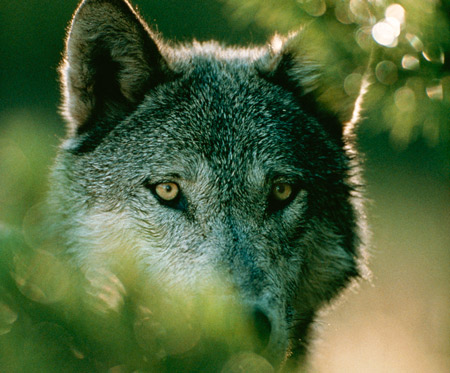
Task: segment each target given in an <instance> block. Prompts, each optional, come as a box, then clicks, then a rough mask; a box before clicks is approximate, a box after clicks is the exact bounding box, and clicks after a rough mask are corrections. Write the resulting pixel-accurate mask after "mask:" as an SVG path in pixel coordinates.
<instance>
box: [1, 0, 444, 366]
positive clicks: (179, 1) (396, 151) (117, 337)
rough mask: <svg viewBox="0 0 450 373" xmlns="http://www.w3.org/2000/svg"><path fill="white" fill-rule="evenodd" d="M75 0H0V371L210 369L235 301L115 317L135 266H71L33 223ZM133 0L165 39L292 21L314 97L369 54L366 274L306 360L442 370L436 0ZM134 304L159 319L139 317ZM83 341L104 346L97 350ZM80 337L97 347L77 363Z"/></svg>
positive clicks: (282, 27) (239, 337)
mask: <svg viewBox="0 0 450 373" xmlns="http://www.w3.org/2000/svg"><path fill="white" fill-rule="evenodd" d="M77 2H78V1H77V0H67V1H60V2H42V1H39V0H25V1H21V2H11V1H1V2H0V45H1V47H2V48H1V52H0V53H1V58H0V244H1V246H0V282H1V285H0V371H2V372H3V371H4V372H8V373H9V372H52V371H56V372H62V371H63V372H71V371H77V372H82V371H86V372H88V371H89V372H91V371H92V369H95V370H100V371H108V370H109V371H110V372H111V373H114V372H128V371H130V370H128V368H127V367H124V366H122V365H120V364H119V365H116V364H115V362H116V361H115V359H117V361H120V360H121V358H122V357H124V358H126V359H128V361H130V362H131V365H132V366H133V364H134V366H135V369H136V371H142V370H137V369H138V367H144V368H145V371H164V370H166V371H176V370H177V369H179V370H180V371H181V370H182V369H183V368H184V369H185V370H189V369H194V368H195V367H196V366H197V367H199V366H201V367H202V369H204V371H208V369H209V371H212V370H213V368H212V367H213V366H215V364H219V365H220V364H223V363H225V360H226V359H227V358H226V357H225V355H226V354H225V355H224V356H217V351H225V350H227V348H229V344H230V343H229V342H230V340H231V341H232V343H231V345H233V344H234V347H231V349H230V350H228V351H226V353H227V354H228V355H230V356H231V355H233V353H234V352H235V351H233V348H234V349H236V350H239V348H245V347H248V346H249V345H251V344H253V343H254V342H253V341H252V336H251V333H249V332H248V331H247V330H246V329H245V327H243V326H242V325H244V321H245V320H243V316H242V315H240V314H239V312H237V313H233V312H230V314H229V315H227V316H224V317H215V318H212V316H217V315H223V313H224V311H226V310H227V309H228V308H227V307H231V305H223V304H209V303H208V301H207V299H208V298H205V302H206V303H204V304H200V305H199V304H197V305H192V304H191V305H184V306H185V307H184V308H183V309H180V307H179V306H175V305H176V304H178V305H179V304H183V301H182V300H181V299H179V298H178V297H177V295H173V296H172V298H173V299H172V300H171V301H167V302H169V303H170V304H168V303H164V304H163V303H162V302H163V297H161V296H159V295H155V297H156V298H155V297H153V298H152V297H149V296H147V297H143V298H141V299H140V301H141V304H140V307H134V309H135V310H139V312H140V313H139V315H138V317H137V318H133V322H136V323H138V324H135V325H130V322H131V321H130V320H131V318H129V316H130V314H127V313H126V312H125V313H124V314H123V315H122V316H119V314H118V313H117V310H118V309H123V308H122V307H125V308H126V307H131V306H130V304H128V303H127V296H128V295H129V294H128V290H126V289H128V287H126V286H125V285H127V284H128V283H129V282H132V281H135V279H133V278H130V277H129V276H127V275H124V276H122V277H120V276H118V275H117V274H112V273H105V272H101V271H100V272H99V273H96V274H92V275H91V276H90V277H89V276H88V277H87V278H86V277H83V278H80V277H79V274H77V273H74V272H73V271H72V269H71V268H70V266H68V264H67V263H65V262H63V261H60V260H59V259H58V256H57V255H55V253H54V250H53V249H52V248H51V246H52V243H48V242H44V241H43V240H42V237H40V234H39V230H38V229H37V227H38V226H39V224H40V223H41V222H42V221H43V218H42V209H41V207H40V204H41V203H42V201H43V199H44V196H45V191H46V189H47V184H46V178H47V173H48V169H49V167H50V165H51V163H52V158H53V157H54V154H55V151H56V146H57V145H58V142H59V138H60V137H61V136H63V133H64V127H63V124H62V121H61V120H60V119H59V117H58V114H57V111H58V102H59V92H58V83H57V73H56V68H57V66H58V63H59V59H60V55H61V51H62V49H63V38H64V33H65V32H64V30H65V27H66V25H67V22H68V21H69V19H70V16H71V13H72V11H73V10H74V9H75V7H76V4H77ZM134 3H135V4H136V5H138V6H139V9H140V11H141V13H142V14H143V15H144V16H145V18H146V19H147V20H148V21H152V20H153V19H155V20H156V23H157V24H158V25H159V30H160V31H162V33H163V35H164V36H166V37H167V38H176V39H178V40H190V39H191V38H192V37H196V38H197V39H200V40H207V39H210V38H216V39H219V40H223V41H225V42H226V43H239V44H244V43H247V42H253V43H263V42H265V41H266V40H268V39H269V38H270V35H272V34H273V32H275V31H277V32H280V33H282V34H287V33H288V32H290V31H292V30H297V29H299V28H300V27H302V26H307V28H308V30H309V31H308V33H309V36H311V37H312V38H311V39H310V41H311V44H312V45H314V46H315V51H316V56H317V58H318V59H319V60H320V61H321V62H322V63H323V65H324V66H325V68H326V75H327V78H328V79H329V80H328V84H329V90H328V94H329V95H328V96H327V97H324V98H323V100H324V102H325V104H329V105H333V104H334V102H337V101H338V100H334V99H335V98H336V97H338V98H346V97H349V98H351V97H355V95H356V94H357V92H358V87H359V83H360V81H361V78H362V76H363V75H364V74H365V72H366V69H367V66H369V70H370V71H371V73H372V76H371V83H372V84H371V86H370V88H369V92H368V95H367V98H366V102H365V105H364V106H365V112H364V116H365V117H367V118H368V119H367V120H365V121H364V122H363V124H362V126H361V128H360V143H361V147H362V149H363V150H364V151H365V153H366V158H367V161H366V169H367V171H366V180H367V183H368V187H367V189H368V194H369V197H370V199H371V200H373V201H374V202H373V204H371V205H370V206H369V220H370V222H371V225H372V227H373V232H374V233H373V234H374V237H373V249H372V254H373V259H372V264H371V268H372V270H373V272H374V286H370V285H367V284H364V285H363V289H362V291H361V292H360V294H358V295H352V296H351V297H350V301H349V302H347V303H346V304H345V305H342V306H341V307H339V308H338V310H337V311H335V312H334V313H331V314H330V315H328V316H325V317H324V321H323V323H325V324H326V323H329V324H331V325H328V326H327V327H326V328H325V333H324V340H323V346H324V347H322V348H321V347H320V345H319V347H317V353H316V354H315V355H314V358H313V363H314V366H315V367H316V369H317V370H318V371H321V372H342V371H346V372H361V371H364V372H385V371H390V372H404V371H411V372H414V371H416V372H423V371H433V372H447V371H448V369H449V367H450V344H449V341H450V319H449V314H448V309H449V308H450V299H449V297H448V294H449V293H450V285H449V283H450V281H449V280H450V273H449V266H448V263H449V262H450V250H449V247H450V243H449V237H448V226H449V225H450V221H449V216H448V211H447V210H448V205H449V202H450V198H449V193H448V181H449V179H448V177H449V174H448V166H449V159H448V141H449V127H450V126H449V123H450V119H449V117H450V26H449V22H450V4H449V2H448V1H444V0H441V1H439V0H423V1H415V0H404V1H383V0H373V1H363V0H341V1H338V0H247V1H244V0H222V1H206V0H191V1H186V0H165V1H162V0H161V1H156V0H152V1H150V0H149V1H147V0H136V1H134ZM153 17H156V18H153ZM371 56H372V60H370V57H371ZM11 227H14V228H11ZM6 263H8V266H7V267H6ZM10 263H13V267H11V266H10ZM132 273H133V272H132ZM55 277H56V278H58V281H57V282H56V283H55V282H54V281H53V279H54V278H55ZM119 277H120V278H119ZM124 284H125V285H124ZM214 291H217V289H216V290H214ZM86 294H89V295H90V296H89V297H87V298H85V297H84V296H85V295H86ZM148 294H158V290H157V289H153V290H152V291H150V292H148ZM164 299H165V298H164ZM164 302H166V300H164ZM158 303H159V305H158V306H156V307H155V306H154V305H155V304H158ZM129 309H131V308H129ZM199 309H202V310H204V311H202V312H199V311H198V310H199ZM167 310H169V311H167ZM149 312H156V313H158V317H159V318H160V319H162V320H170V321H168V322H166V323H165V325H158V324H152V323H150V322H149V320H150V318H149ZM166 312H167V313H166ZM186 318H188V319H189V322H188V321H186ZM174 320H176V322H175V321H174ZM205 323H206V325H208V326H207V327H206V328H205V326H204V325H205ZM180 324H183V325H180ZM230 326H233V328H231V329H232V330H234V331H233V332H232V333H231V334H230V333H229V332H227V330H228V331H229V330H230ZM241 327H242V328H241ZM192 328H194V329H196V330H203V331H202V333H205V335H204V336H206V340H207V341H211V339H209V338H208V336H210V337H211V336H214V337H216V336H217V335H223V339H220V338H219V340H217V338H216V340H215V342H214V343H213V342H211V343H210V344H208V343H204V342H203V343H202V344H199V341H198V340H197V339H195V338H194V339H192V335H193V334H192V330H193V329H192ZM390 330H391V331H392V332H390ZM130 331H131V333H132V334H129V333H130ZM247 332H248V333H247ZM233 333H235V334H233ZM85 337H86V338H85ZM87 337H89V338H87ZM87 339H89V340H90V341H91V342H90V343H91V344H87V342H86V340H87ZM96 341H101V342H104V341H107V342H108V343H107V344H108V345H107V346H106V347H105V346H103V347H102V348H103V350H102V348H100V347H99V346H98V345H97V344H96ZM149 346H150V347H149ZM227 346H228V347H227ZM149 348H152V349H153V350H152V351H148V349H149ZM91 349H94V350H96V352H97V353H98V354H99V355H100V356H103V359H99V360H98V361H95V360H93V359H92V358H91V355H90V354H89V351H90V350H91ZM140 353H142V354H140ZM102 354H103V355H102ZM143 355H146V356H147V357H146V359H147V360H142V356H143ZM61 356H62V357H63V359H62V361H63V362H64V363H63V364H62V365H61V364H60V362H61ZM205 356H206V358H205ZM208 357H209V360H208ZM321 358H322V359H321ZM189 364H190V365H189ZM196 364H197V365H196ZM208 364H211V365H208ZM229 364H231V365H229V366H231V367H230V371H235V370H233V369H237V368H236V367H238V366H239V365H240V364H241V365H242V364H248V365H247V367H249V368H248V371H250V369H254V370H255V371H261V372H263V371H264V369H266V370H267V371H270V367H268V366H267V364H268V363H267V362H266V361H265V360H263V359H262V358H261V359H259V357H257V356H256V355H238V356H237V357H236V358H235V359H234V360H233V359H231V360H230V362H229ZM233 364H234V365H233ZM251 367H253V368H251ZM142 369H143V368H142Z"/></svg>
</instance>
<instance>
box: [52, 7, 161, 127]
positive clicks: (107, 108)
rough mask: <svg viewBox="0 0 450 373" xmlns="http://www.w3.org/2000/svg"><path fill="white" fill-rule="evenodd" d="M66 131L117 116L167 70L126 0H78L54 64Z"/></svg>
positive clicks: (134, 105) (128, 110)
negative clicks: (62, 50)
mask: <svg viewBox="0 0 450 373" xmlns="http://www.w3.org/2000/svg"><path fill="white" fill-rule="evenodd" d="M60 72H61V80H62V88H63V96H64V101H63V113H64V116H65V117H66V119H67V120H68V122H69V131H70V134H71V135H76V134H81V133H83V132H86V131H88V130H89V129H90V127H92V126H93V124H94V123H95V122H101V121H108V120H109V121H112V120H118V119H121V117H123V116H124V115H126V114H127V113H128V112H130V111H131V110H132V109H133V108H134V107H136V106H137V105H138V104H139V103H140V102H141V101H142V100H143V98H144V95H145V93H146V92H147V91H148V89H150V88H152V87H154V86H156V85H157V84H159V83H161V82H163V81H164V80H165V79H166V77H167V76H168V74H169V70H168V68H167V64H166V62H165V60H164V58H163V57H162V56H161V54H160V52H159V48H158V44H157V41H156V39H155V37H154V35H153V34H152V33H151V31H150V30H149V29H148V27H147V25H146V24H145V23H144V21H142V20H141V18H140V17H139V16H138V15H137V13H136V12H135V11H134V10H133V8H132V7H131V6H130V4H129V3H128V2H127V1H126V0H84V1H83V2H82V3H81V4H80V5H79V7H78V9H77V11H76V12H75V15H74V17H73V19H72V23H71V25H70V28H69V33H68V37H67V41H66V49H65V55H64V59H63V62H62V64H61V67H60Z"/></svg>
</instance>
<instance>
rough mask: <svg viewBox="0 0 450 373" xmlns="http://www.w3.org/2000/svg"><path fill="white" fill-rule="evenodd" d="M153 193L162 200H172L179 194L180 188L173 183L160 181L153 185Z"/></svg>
mask: <svg viewBox="0 0 450 373" xmlns="http://www.w3.org/2000/svg"><path fill="white" fill-rule="evenodd" d="M155 193H156V194H157V195H158V197H159V198H161V199H162V200H164V201H173V200H175V199H176V198H177V197H178V195H179V194H180V188H179V187H178V185H177V184H175V183H161V184H157V185H156V186H155Z"/></svg>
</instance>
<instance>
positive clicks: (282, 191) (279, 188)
mask: <svg viewBox="0 0 450 373" xmlns="http://www.w3.org/2000/svg"><path fill="white" fill-rule="evenodd" d="M292 193H293V188H292V185H291V184H288V183H276V184H274V185H273V187H272V191H271V197H272V198H273V199H274V200H275V201H280V202H284V201H287V200H288V199H289V198H290V197H291V196H292Z"/></svg>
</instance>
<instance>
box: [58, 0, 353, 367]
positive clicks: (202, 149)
mask: <svg viewBox="0 0 450 373" xmlns="http://www.w3.org/2000/svg"><path fill="white" fill-rule="evenodd" d="M299 43H300V44H301V36H299V35H297V36H293V37H291V38H290V39H288V40H286V41H285V42H284V45H283V46H282V48H281V49H280V50H278V51H275V50H274V48H271V47H267V48H253V49H231V48H223V47H221V46H219V45H218V44H217V43H214V42H210V43H204V44H199V43H194V44H192V45H189V46H186V45H182V46H177V47H173V46H169V45H168V44H165V43H164V42H162V41H161V40H159V39H158V38H157V36H155V35H154V34H153V33H152V32H151V31H150V30H149V29H148V27H147V26H146V25H145V24H144V22H143V21H142V20H141V19H140V18H139V17H138V16H137V14H136V13H135V12H134V10H133V9H132V7H131V6H130V5H129V4H128V3H127V2H126V1H125V0H85V1H83V2H82V3H81V5H80V6H79V8H78V10H77V12H76V14H75V16H74V19H73V21H72V26H71V29H70V32H69V36H68V39H67V48H66V55H65V59H64V61H63V64H62V68H61V73H62V84H63V89H64V106H63V108H64V114H65V117H66V119H67V121H68V124H69V131H68V137H67V139H66V140H65V141H64V143H63V144H62V146H61V149H60V152H59V155H58V158H57V162H56V166H55V168H54V172H53V179H52V191H51V205H52V209H53V210H54V211H56V213H55V222H56V223H55V226H56V230H57V234H58V235H59V236H60V237H63V241H64V242H65V246H66V249H65V250H66V252H67V253H68V255H69V256H70V258H71V260H72V261H73V263H75V264H76V265H77V266H78V267H80V268H82V269H83V270H86V271H89V270H92V269H95V268H98V267H102V268H108V269H109V270H112V271H114V272H115V273H118V274H119V276H120V271H121V266H122V265H123V263H124V262H130V263H132V266H133V270H135V271H136V272H137V273H139V276H140V277H139V278H140V281H144V282H146V283H149V284H151V286H156V287H158V288H160V289H167V291H169V290H170V289H176V291H177V292H180V293H183V294H185V295H186V296H187V297H188V298H190V299H191V298H195V297H196V296H198V294H202V292H203V291H204V290H205V289H208V288H209V287H211V286H213V287H215V288H216V289H221V290H220V291H219V292H222V291H223V293H221V294H220V295H219V294H215V295H214V300H217V301H218V302H221V300H220V299H222V300H223V299H225V298H226V299H233V300H235V301H236V304H237V305H238V307H240V308H241V311H242V312H243V313H244V314H246V315H248V320H249V324H251V325H253V326H252V328H253V330H254V332H255V335H256V339H257V340H258V343H259V344H258V346H259V347H258V348H259V350H258V352H260V353H261V354H262V355H264V356H265V357H266V358H267V359H268V360H269V361H270V362H271V363H272V364H273V365H274V366H279V365H280V364H281V362H282V361H283V360H284V359H285V357H286V356H287V355H290V356H291V357H292V358H297V357H299V356H301V355H302V354H303V352H304V348H305V346H306V344H307V341H308V334H309V327H310V324H311V322H312V321H313V319H314V316H315V313H316V311H317V310H318V309H319V308H320V307H321V306H322V305H323V304H325V303H326V302H328V301H329V300H330V299H332V298H333V297H334V296H335V295H336V294H337V293H338V292H339V291H340V290H342V289H343V288H344V287H345V286H346V285H347V284H348V283H349V281H350V280H351V279H352V278H354V277H356V276H357V275H358V260H359V259H358V258H359V256H360V245H361V240H360V236H359V228H358V224H359V214H358V211H357V206H356V204H357V202H356V200H357V195H356V192H355V185H354V181H353V179H352V178H353V177H354V174H355V170H354V167H353V165H354V162H355V160H354V156H353V154H352V153H351V152H352V148H351V144H350V143H349V141H348V139H347V138H346V137H345V136H343V129H342V128H343V127H342V126H341V125H340V124H339V121H338V120H337V119H336V115H335V114H334V113H329V112H325V111H320V110H319V109H318V105H317V104H316V96H317V92H319V91H320V69H318V67H317V66H315V65H314V64H313V63H311V62H309V59H308V57H307V56H305V55H302V51H301V49H300V50H299Z"/></svg>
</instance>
